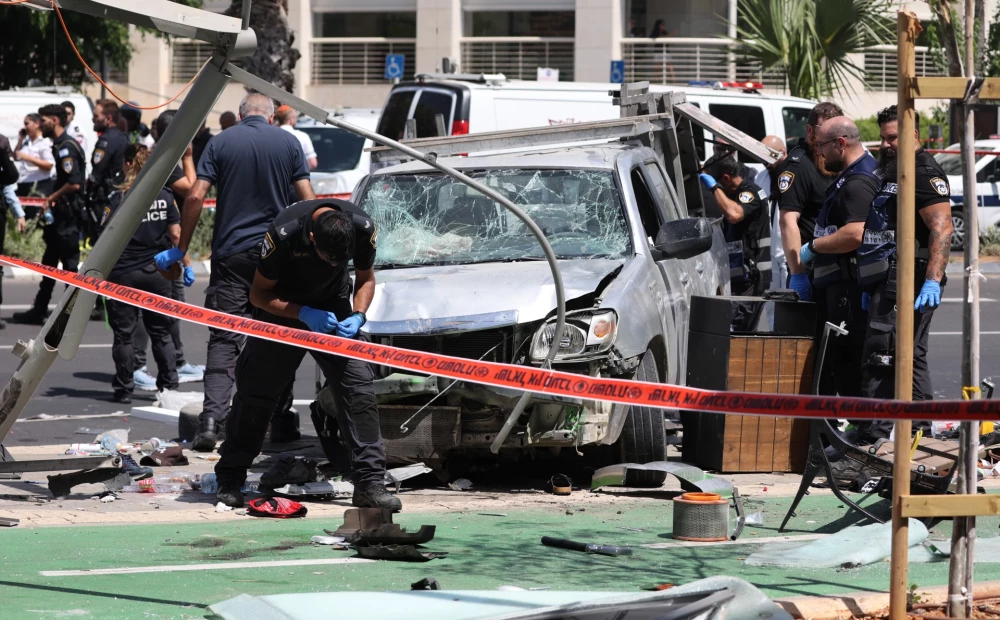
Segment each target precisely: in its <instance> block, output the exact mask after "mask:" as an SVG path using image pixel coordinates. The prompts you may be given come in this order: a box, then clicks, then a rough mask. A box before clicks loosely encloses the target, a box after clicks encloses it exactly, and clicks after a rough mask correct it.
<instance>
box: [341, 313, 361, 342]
mask: <svg viewBox="0 0 1000 620" xmlns="http://www.w3.org/2000/svg"><path fill="white" fill-rule="evenodd" d="M363 323H364V319H362V318H361V315H360V314H352V315H351V316H349V317H347V318H346V319H344V320H343V321H341V322H340V323H337V335H338V336H340V337H341V338H354V337H355V336H357V335H358V330H360V329H361V325H362V324H363Z"/></svg>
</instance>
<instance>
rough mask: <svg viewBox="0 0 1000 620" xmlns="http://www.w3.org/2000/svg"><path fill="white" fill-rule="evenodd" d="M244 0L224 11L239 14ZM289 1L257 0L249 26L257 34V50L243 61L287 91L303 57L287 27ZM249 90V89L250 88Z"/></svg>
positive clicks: (289, 90)
mask: <svg viewBox="0 0 1000 620" xmlns="http://www.w3.org/2000/svg"><path fill="white" fill-rule="evenodd" d="M242 13H243V0H232V4H230V5H229V8H228V9H226V11H225V14H226V15H229V16H232V17H239V16H240V15H241V14H242ZM287 15H288V0H254V2H253V4H252V5H251V7H250V27H251V28H253V31H254V32H255V33H256V34H257V51H256V52H254V54H253V56H250V57H249V58H247V59H245V60H244V63H245V64H244V68H246V70H247V71H249V72H250V73H253V74H254V75H257V76H259V77H261V78H262V79H264V80H267V81H268V82H270V83H272V84H274V85H275V86H277V87H279V88H283V89H285V90H287V91H288V92H291V91H292V88H293V87H294V86H295V72H294V69H295V63H296V62H298V60H299V57H300V56H302V54H301V53H299V50H297V49H295V48H294V47H293V45H294V44H295V33H294V32H293V31H292V30H291V29H290V28H289V27H288V20H287V18H286V16H287ZM248 90H249V89H248Z"/></svg>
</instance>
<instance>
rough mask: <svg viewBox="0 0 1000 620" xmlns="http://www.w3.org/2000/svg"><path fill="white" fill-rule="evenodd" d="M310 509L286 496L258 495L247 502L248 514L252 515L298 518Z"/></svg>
mask: <svg viewBox="0 0 1000 620" xmlns="http://www.w3.org/2000/svg"><path fill="white" fill-rule="evenodd" d="M307 512H309V511H308V509H307V508H306V507H305V506H303V505H302V504H300V503H298V502H295V501H292V500H290V499H285V498H284V497H258V498H257V499H252V500H250V501H249V502H247V514H248V515H250V516H252V517H272V518H275V519H296V518H298V517H304V516H306V513H307Z"/></svg>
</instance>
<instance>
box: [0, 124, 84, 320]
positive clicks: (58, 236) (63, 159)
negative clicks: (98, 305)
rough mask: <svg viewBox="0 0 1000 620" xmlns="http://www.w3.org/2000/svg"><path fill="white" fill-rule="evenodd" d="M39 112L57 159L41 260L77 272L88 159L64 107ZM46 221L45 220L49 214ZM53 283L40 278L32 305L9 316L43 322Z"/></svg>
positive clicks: (47, 279)
mask: <svg viewBox="0 0 1000 620" xmlns="http://www.w3.org/2000/svg"><path fill="white" fill-rule="evenodd" d="M38 114H39V116H41V117H42V135H44V136H45V137H46V138H49V139H51V140H52V155H53V157H54V158H55V161H56V166H55V170H56V180H55V183H54V185H53V187H54V188H55V191H53V192H52V194H51V195H50V196H49V197H48V198H46V199H45V204H44V205H43V206H42V209H43V211H45V212H47V213H48V214H51V216H52V220H51V222H48V223H47V224H46V226H45V231H44V232H43V233H42V240H43V241H45V253H44V254H42V264H43V265H47V266H49V267H57V266H58V265H59V263H62V268H63V269H65V270H66V271H71V272H73V273H76V269H77V265H78V263H79V261H80V225H79V222H80V216H81V211H82V209H83V200H82V199H83V188H84V176H85V174H86V170H87V163H86V161H87V160H86V157H85V155H84V153H83V147H81V146H80V143H79V142H77V141H76V140H74V139H73V137H72V136H71V135H69V133H67V132H66V108H64V107H62V106H61V105H58V104H50V105H47V106H43V107H42V108H39V110H38ZM45 221H48V215H46V216H45ZM55 285H56V284H55V280H53V279H51V278H42V282H41V284H39V285H38V294H37V295H35V301H34V303H33V304H32V306H31V309H30V310H27V311H25V312H16V313H14V316H13V317H11V320H13V321H14V322H15V323H30V324H34V325H42V324H43V323H45V319H46V317H47V316H48V306H49V300H51V299H52V291H53V289H54V288H55Z"/></svg>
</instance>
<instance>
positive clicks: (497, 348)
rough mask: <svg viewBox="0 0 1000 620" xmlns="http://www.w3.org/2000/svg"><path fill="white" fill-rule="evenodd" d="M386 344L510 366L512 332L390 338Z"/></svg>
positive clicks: (503, 330) (496, 330) (494, 330)
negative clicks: (508, 364)
mask: <svg viewBox="0 0 1000 620" xmlns="http://www.w3.org/2000/svg"><path fill="white" fill-rule="evenodd" d="M383 342H385V343H386V344H389V345H392V346H394V347H400V348H402V349H411V350H413V351H422V352H424V353H437V354H439V355H450V356H452V357H462V358H465V359H474V360H482V361H484V362H498V363H509V362H510V361H511V360H512V358H513V356H514V329H513V328H511V327H507V328H503V329H488V330H482V331H475V332H463V333H460V334H444V335H438V336H416V335H409V334H407V335H403V336H390V337H389V338H388V339H387V342H386V341H385V340H383Z"/></svg>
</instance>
